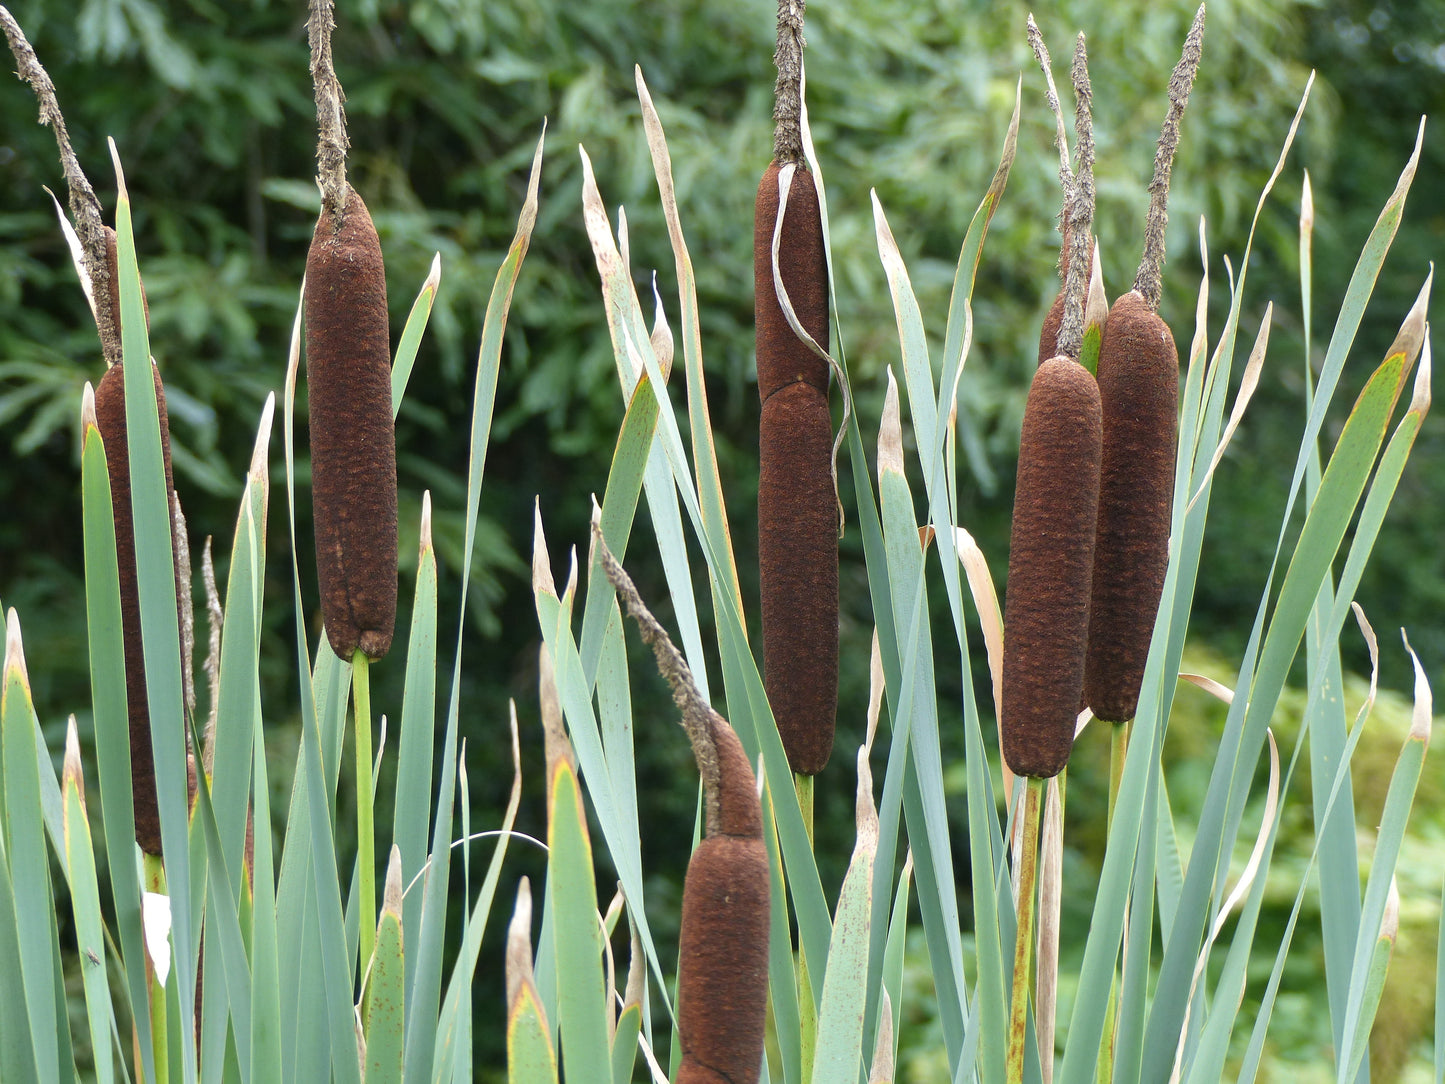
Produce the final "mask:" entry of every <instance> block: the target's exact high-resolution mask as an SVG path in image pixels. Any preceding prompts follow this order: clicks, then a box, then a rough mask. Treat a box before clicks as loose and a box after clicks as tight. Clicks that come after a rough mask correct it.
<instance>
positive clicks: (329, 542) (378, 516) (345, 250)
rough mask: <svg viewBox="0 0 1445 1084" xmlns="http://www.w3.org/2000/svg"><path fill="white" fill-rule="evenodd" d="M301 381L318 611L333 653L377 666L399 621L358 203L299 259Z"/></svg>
mask: <svg viewBox="0 0 1445 1084" xmlns="http://www.w3.org/2000/svg"><path fill="white" fill-rule="evenodd" d="M306 378H307V395H308V399H309V403H310V406H309V414H310V425H311V493H312V506H313V509H314V512H315V530H316V568H317V576H318V579H319V580H320V586H321V610H322V615H323V616H324V618H325V621H326V635H327V638H328V639H329V640H330V642H331V647H332V650H334V651H335V652H336V654H337V655H338V656H340V657H341V658H343V659H347V660H350V658H351V657H352V655H353V654H354V653H355V652H356V650H357V649H358V648H359V649H360V650H361V651H363V652H364V653H365V654H366V655H367V656H368V657H369V658H372V659H379V658H380V657H381V656H383V655H385V654H386V652H387V649H388V648H390V647H391V637H392V630H393V627H394V625H395V622H396V590H397V569H396V562H397V542H396V435H395V430H394V428H393V426H392V415H391V343H390V336H389V333H388V328H387V309H386V275H385V273H384V271H383V269H382V263H381V242H380V241H379V240H378V239H377V236H376V228H375V227H374V226H373V225H372V223H371V215H370V214H368V213H367V210H366V205H365V204H364V203H362V201H361V197H360V196H359V195H358V194H357V193H356V192H354V191H353V192H352V193H351V195H350V198H349V199H348V200H347V202H346V205H345V208H344V211H343V212H342V219H341V221H340V222H337V221H336V218H335V216H333V215H332V214H330V213H329V212H328V211H326V210H325V209H323V210H322V212H321V217H320V219H319V220H318V221H317V223H316V233H315V235H314V236H313V237H312V239H311V250H310V252H309V253H308V254H307V256H306Z"/></svg>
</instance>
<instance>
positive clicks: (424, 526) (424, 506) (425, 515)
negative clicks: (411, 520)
mask: <svg viewBox="0 0 1445 1084" xmlns="http://www.w3.org/2000/svg"><path fill="white" fill-rule="evenodd" d="M418 534H419V536H420V545H419V548H420V550H421V552H422V553H426V552H427V551H429V550H430V549H431V548H432V540H431V490H429V489H424V490H422V494H421V529H420V531H419V532H418Z"/></svg>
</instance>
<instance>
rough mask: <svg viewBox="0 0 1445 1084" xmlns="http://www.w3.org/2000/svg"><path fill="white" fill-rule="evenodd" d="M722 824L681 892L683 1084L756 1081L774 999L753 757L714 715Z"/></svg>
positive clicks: (689, 871) (701, 847)
mask: <svg viewBox="0 0 1445 1084" xmlns="http://www.w3.org/2000/svg"><path fill="white" fill-rule="evenodd" d="M711 729H712V738H713V745H714V748H715V751H716V757H717V765H718V799H719V807H720V808H719V814H720V815H719V817H718V830H717V831H716V832H715V833H714V834H712V835H709V836H708V837H707V838H706V839H705V840H703V841H702V843H700V844H699V845H698V848H697V850H696V851H694V852H693V855H692V860H691V861H690V862H689V863H688V866H687V879H686V881H685V883H684V885H683V891H682V929H681V933H680V936H679V946H678V965H677V998H678V1004H677V1020H678V1032H679V1035H680V1036H681V1043H682V1062H681V1064H680V1065H679V1067H678V1074H677V1076H676V1078H675V1079H676V1081H677V1084H718V1082H721V1084H756V1081H757V1079H758V1075H759V1070H760V1068H761V1066H762V1060H763V1039H764V1034H765V1022H766V1010H767V1003H768V924H769V891H770V884H769V871H768V852H767V848H766V847H765V846H764V845H763V838H762V834H763V833H762V826H763V821H762V808H761V806H760V805H759V802H758V792H757V788H756V784H755V781H754V779H753V772H752V768H751V766H750V765H749V764H748V758H747V755H746V754H745V753H744V752H743V748H742V745H741V743H740V742H739V741H738V738H737V735H736V734H735V733H734V732H733V729H732V727H731V726H729V725H728V724H727V723H726V722H724V721H723V720H722V719H721V718H720V717H715V718H714V719H713V722H712V728H711Z"/></svg>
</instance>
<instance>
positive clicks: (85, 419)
mask: <svg viewBox="0 0 1445 1084" xmlns="http://www.w3.org/2000/svg"><path fill="white" fill-rule="evenodd" d="M91 429H94V430H96V431H97V432H98V431H99V430H100V423H99V422H97V421H96V418H95V389H94V388H93V387H91V386H90V381H89V380H87V381H86V382H85V387H84V388H82V389H81V391H80V431H81V432H82V433H85V432H88V431H89V430H91Z"/></svg>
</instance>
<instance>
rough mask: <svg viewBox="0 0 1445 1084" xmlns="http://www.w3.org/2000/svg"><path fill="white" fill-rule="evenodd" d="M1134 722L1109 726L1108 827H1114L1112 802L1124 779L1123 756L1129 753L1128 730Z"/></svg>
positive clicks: (1117, 795) (1117, 794)
mask: <svg viewBox="0 0 1445 1084" xmlns="http://www.w3.org/2000/svg"><path fill="white" fill-rule="evenodd" d="M1133 726H1134V724H1133V723H1132V722H1127V723H1115V724H1114V725H1113V726H1111V727H1110V728H1109V827H1110V828H1113V827H1114V803H1115V802H1116V801H1117V800H1118V798H1119V786H1120V784H1121V783H1122V782H1123V781H1124V758H1125V757H1126V756H1128V754H1129V731H1130V729H1132V727H1133Z"/></svg>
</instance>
